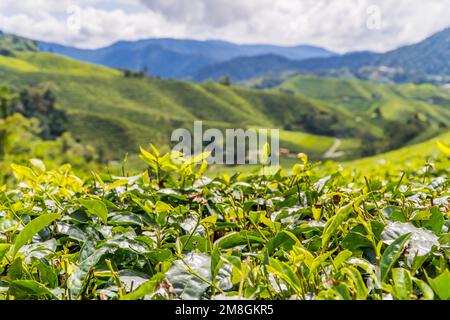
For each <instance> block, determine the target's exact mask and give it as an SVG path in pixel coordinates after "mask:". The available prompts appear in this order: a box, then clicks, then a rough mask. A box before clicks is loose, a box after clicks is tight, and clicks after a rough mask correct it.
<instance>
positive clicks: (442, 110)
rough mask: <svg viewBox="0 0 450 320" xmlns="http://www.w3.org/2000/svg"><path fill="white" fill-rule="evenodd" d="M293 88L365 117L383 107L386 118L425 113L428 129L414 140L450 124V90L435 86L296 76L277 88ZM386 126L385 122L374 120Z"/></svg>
mask: <svg viewBox="0 0 450 320" xmlns="http://www.w3.org/2000/svg"><path fill="white" fill-rule="evenodd" d="M275 89H276V90H284V91H286V90H289V91H291V92H294V93H296V94H301V95H304V96H307V97H310V98H314V99H318V100H320V101H324V102H327V103H328V104H329V105H334V106H339V107H342V108H343V109H346V110H348V111H350V112H352V113H354V114H358V115H360V116H362V118H363V119H369V120H370V119H371V116H372V115H373V113H374V111H375V110H376V109H379V110H380V112H381V114H382V116H383V118H384V119H386V120H400V121H402V120H406V119H408V117H411V116H413V115H414V114H421V115H422V116H423V119H424V120H425V121H427V123H428V129H427V130H426V131H425V132H423V133H422V134H421V135H420V136H419V137H417V139H415V140H414V141H411V143H414V142H419V141H423V140H426V139H429V138H431V137H432V136H434V135H436V134H438V133H441V132H442V131H445V129H444V130H443V127H445V126H447V127H448V126H450V91H448V90H444V89H440V88H438V87H436V86H432V85H413V84H408V85H396V86H394V85H385V84H374V83H372V82H368V81H358V80H337V79H329V78H318V77H312V76H296V77H293V78H291V79H289V80H287V81H285V82H284V83H282V84H281V85H279V86H277V87H276V88H275ZM372 122H373V123H374V124H376V125H377V126H379V128H382V126H383V124H382V122H381V121H379V120H378V121H372Z"/></svg>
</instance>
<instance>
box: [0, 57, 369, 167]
mask: <svg viewBox="0 0 450 320" xmlns="http://www.w3.org/2000/svg"><path fill="white" fill-rule="evenodd" d="M0 77H1V79H2V81H4V82H6V83H8V84H10V85H11V86H12V87H13V88H16V89H20V88H22V87H24V86H39V87H45V88H50V89H51V90H52V91H53V92H54V93H55V95H56V97H57V107H58V108H60V109H62V110H64V111H65V112H66V113H67V114H68V117H69V127H70V131H71V132H72V134H73V136H74V137H75V138H76V139H78V140H79V141H81V142H83V143H90V144H92V145H94V146H96V147H97V149H98V150H99V153H100V155H101V156H102V157H103V158H104V159H107V160H112V159H121V158H122V156H123V155H124V154H125V153H126V152H135V151H136V150H137V149H138V146H139V145H146V144H147V143H149V142H153V143H155V144H157V145H160V146H166V147H167V146H168V145H169V142H170V141H169V139H170V134H171V132H172V130H174V129H175V128H180V127H183V128H188V129H189V128H192V125H193V121H194V120H204V121H205V123H204V124H205V126H206V127H218V128H222V129H225V128H242V127H244V128H249V127H255V126H258V127H265V128H281V129H283V128H284V126H285V125H286V124H287V123H293V124H295V126H296V129H295V130H294V131H295V132H297V133H295V132H294V131H292V134H302V132H305V133H307V134H310V135H312V136H317V135H319V136H327V137H325V138H324V139H328V141H332V138H333V137H335V136H336V137H341V138H346V137H348V138H358V137H360V136H362V135H363V134H365V133H366V132H367V129H365V128H359V126H357V125H355V123H354V117H353V116H352V115H351V114H349V113H346V112H341V111H339V110H336V109H333V108H331V107H330V106H327V105H325V104H322V103H320V102H318V101H313V100H311V99H309V98H306V97H303V96H292V95H286V94H280V93H276V92H262V91H259V90H252V89H247V88H242V87H234V86H231V87H229V86H224V85H220V84H217V83H213V82H206V83H203V84H192V83H188V82H182V81H168V80H158V79H149V78H144V79H140V78H126V77H124V76H123V74H122V72H120V71H118V70H115V69H109V68H105V67H100V66H96V65H92V64H86V63H81V62H77V61H73V60H71V59H68V58H65V57H62V56H58V55H53V54H49V53H41V52H14V55H13V56H0ZM319 139H321V138H320V137H319ZM286 140H287V141H286V143H284V142H283V143H282V146H285V147H289V148H291V147H293V151H295V152H296V151H301V150H304V151H310V150H311V147H308V145H307V144H308V143H309V142H306V143H303V142H302V141H304V140H301V139H300V140H298V141H294V142H293V141H292V138H288V139H286ZM309 144H310V143H309ZM345 145H346V144H344V146H345ZM350 145H351V144H350ZM328 146H329V144H322V147H320V146H315V147H314V150H312V151H314V152H315V153H316V155H317V157H318V158H320V156H321V155H322V154H323V153H325V152H326V151H327V148H328Z"/></svg>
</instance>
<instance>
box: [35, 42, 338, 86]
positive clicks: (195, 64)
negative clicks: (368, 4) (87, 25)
mask: <svg viewBox="0 0 450 320" xmlns="http://www.w3.org/2000/svg"><path fill="white" fill-rule="evenodd" d="M39 48H40V49H41V50H42V51H46V52H52V53H58V54H61V55H64V56H67V57H70V58H73V59H76V60H79V61H84V62H91V63H96V64H100V65H104V66H109V67H115V68H127V69H132V70H142V69H143V68H144V67H147V68H148V72H149V74H150V75H152V76H159V77H162V78H177V79H181V78H191V77H192V76H193V75H195V74H197V73H198V72H199V70H201V69H202V68H204V67H207V66H212V65H215V64H216V63H220V62H224V61H228V60H232V59H235V58H237V57H248V56H258V55H265V54H274V55H279V56H280V57H284V58H289V59H294V60H303V59H308V58H314V57H330V56H332V55H334V53H332V52H330V51H327V50H325V49H322V48H318V47H313V46H307V45H300V46H291V47H282V46H273V45H238V44H234V43H230V42H225V41H214V40H210V41H196V40H188V39H187V40H177V39H149V40H140V41H120V42H117V43H114V44H112V45H110V46H108V47H105V48H100V49H96V50H82V49H77V48H71V47H67V46H61V45H58V44H52V43H46V42H39Z"/></svg>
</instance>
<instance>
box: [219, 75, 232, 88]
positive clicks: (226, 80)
mask: <svg viewBox="0 0 450 320" xmlns="http://www.w3.org/2000/svg"><path fill="white" fill-rule="evenodd" d="M219 83H220V84H221V85H223V86H227V87H229V86H231V78H230V77H229V76H223V77H221V78H220V80H219Z"/></svg>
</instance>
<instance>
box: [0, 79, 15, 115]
mask: <svg viewBox="0 0 450 320" xmlns="http://www.w3.org/2000/svg"><path fill="white" fill-rule="evenodd" d="M15 99H17V96H16V95H15V94H13V93H12V92H11V90H10V89H9V87H8V86H7V85H2V86H1V87H0V109H1V113H2V114H1V117H2V119H6V118H7V117H8V116H9V113H10V108H11V103H12V102H13V101H14V100H15Z"/></svg>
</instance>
